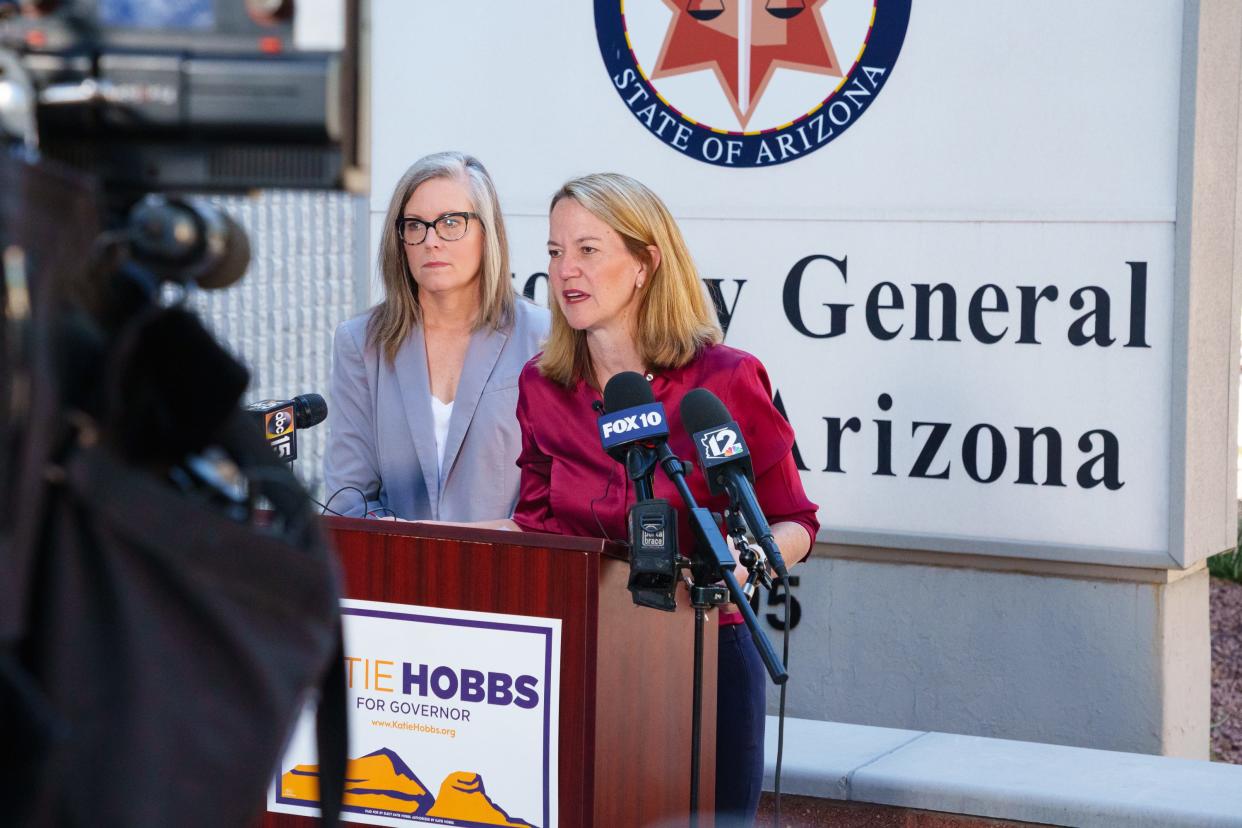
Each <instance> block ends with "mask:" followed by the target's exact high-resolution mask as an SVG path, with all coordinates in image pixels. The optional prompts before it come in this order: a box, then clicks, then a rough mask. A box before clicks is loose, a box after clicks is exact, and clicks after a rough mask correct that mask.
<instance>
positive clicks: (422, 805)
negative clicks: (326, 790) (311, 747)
mask: <svg viewBox="0 0 1242 828" xmlns="http://www.w3.org/2000/svg"><path fill="white" fill-rule="evenodd" d="M280 793H281V798H282V799H288V800H298V801H302V802H310V803H318V802H319V766H318V765H298V766H296V767H295V768H294V769H293V770H291V771H289V772H288V773H286V774H284V775H283V776H281V777H280ZM434 803H435V798H434V797H433V796H432V795H431V792H430V791H428V790H427V786H425V785H424V784H423V783H422V782H421V781H420V780H419V778H418V777H417V776H415V775H414V771H412V770H410V768H409V766H408V765H406V764H405V762H403V761H402V760H401V757H400V756H398V755H397V754H396V753H395V752H394V751H391V750H389V749H388V748H380V749H379V750H377V751H375V752H374V753H368V754H367V755H366V756H363V757H362V758H360V759H350V760H349V763H348V764H347V765H346V766H345V798H344V801H343V803H342V804H343V805H344V806H345V807H346V808H350V807H353V808H376V809H382V810H385V811H395V812H397V813H401V814H425V813H427V811H428V810H429V809H430V808H431V806H432V804H434Z"/></svg>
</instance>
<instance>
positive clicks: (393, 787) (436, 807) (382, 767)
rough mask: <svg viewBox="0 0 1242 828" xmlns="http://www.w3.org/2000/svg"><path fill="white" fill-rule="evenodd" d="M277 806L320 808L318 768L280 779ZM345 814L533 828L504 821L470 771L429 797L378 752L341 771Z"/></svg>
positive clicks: (391, 755)
mask: <svg viewBox="0 0 1242 828" xmlns="http://www.w3.org/2000/svg"><path fill="white" fill-rule="evenodd" d="M279 799H280V801H282V802H288V803H292V804H305V805H318V804H319V766H318V765H297V766H295V767H294V768H293V769H292V770H290V771H288V772H287V773H285V774H283V775H281V777H280V796H279ZM341 805H342V808H343V809H344V810H346V811H362V810H365V811H367V812H370V813H374V812H376V811H388V812H390V813H392V814H394V815H397V814H400V815H403V816H427V817H436V818H437V819H440V820H453V821H458V820H460V821H462V822H468V823H471V824H476V825H479V824H481V825H499V826H505V828H536V827H535V826H534V824H533V823H530V822H527V821H525V820H523V819H518V818H516V817H511V816H509V814H508V813H506V812H505V810H504V809H503V808H501V807H500V806H499V805H497V804H496V803H495V802H493V801H492V799H491V797H489V796H488V795H487V792H486V790H485V789H484V788H483V777H482V776H480V775H479V774H477V773H474V772H473V771H455V772H453V773H450V774H449V775H448V776H447V777H445V779H444V781H443V782H442V783H441V784H440V793H439V796H436V797H433V796H432V795H431V792H430V791H428V790H427V787H426V786H425V785H424V784H423V783H422V782H421V781H420V780H419V778H418V777H417V776H416V775H415V774H414V771H413V770H411V769H410V767H409V765H407V764H406V763H405V762H404V761H403V760H402V759H401V757H400V756H398V755H397V753H396V751H393V750H389V749H388V748H380V749H379V750H377V751H374V752H373V753H368V754H367V755H366V756H363V757H361V758H359V759H350V760H349V762H348V764H347V765H346V768H345V796H344V800H343V802H342V803H341Z"/></svg>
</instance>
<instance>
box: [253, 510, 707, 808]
mask: <svg viewBox="0 0 1242 828" xmlns="http://www.w3.org/2000/svg"><path fill="white" fill-rule="evenodd" d="M324 520H325V523H326V527H327V529H328V532H329V535H330V537H331V539H332V541H333V542H334V544H335V546H336V549H337V551H338V554H339V556H340V560H341V564H342V567H343V570H344V593H345V597H347V598H357V599H364V600H370V601H388V602H393V603H398V604H411V605H416V606H424V607H440V608H445V609H458V610H470V611H474V612H495V613H506V614H512V615H530V616H537V617H542V618H558V619H560V620H561V623H562V627H561V665H560V676H561V679H560V711H559V716H560V720H559V721H560V731H559V732H560V741H559V765H558V767H559V785H558V787H559V797H558V801H559V820H560V825H562V826H567V828H577V826H598V828H611V827H612V826H645V825H656V824H658V825H660V826H667V825H677V824H686V821H687V818H688V815H689V810H690V732H691V705H692V703H693V698H692V696H693V694H692V688H693V669H694V611H693V609H692V608H691V607H690V601H689V596H688V595H687V594H686V590H685V588H684V586H683V587H680V588H679V594H678V604H679V607H678V610H677V612H675V613H667V612H660V611H658V610H652V609H646V608H643V607H636V606H634V604H633V602H632V601H631V599H630V593H629V592H628V591H627V590H626V581H627V579H628V577H629V565H628V564H627V562H626V558H625V550H624V549H623V548H622V547H620V546H618V545H617V544H613V543H608V542H606V541H602V540H592V539H587V538H573V537H562V536H559V535H544V534H533V533H522V532H499V531H491V530H485V529H467V528H459V527H447V526H428V525H420V524H410V523H399V522H393V521H376V520H356V519H352V518H333V517H329V518H325V519H324ZM704 641H705V642H706V644H705V646H704V648H703V649H704V660H703V661H704V664H703V666H704V682H703V687H704V691H703V738H702V754H701V756H702V777H701V786H700V811H699V815H700V820H699V824H700V825H702V826H710V825H712V824H713V819H712V803H713V799H714V788H715V753H716V747H715V746H716V647H715V641H716V614H715V613H714V612H713V613H709V614H708V616H707V624H706V629H705V636H704ZM514 761H522V758H521V757H514ZM317 823H318V820H313V819H309V818H306V817H298V816H291V815H287V814H275V813H267V814H266V815H265V818H264V821H263V824H264V825H265V826H268V828H292V826H308V825H314V824H317ZM362 824H365V823H362ZM412 824H417V823H412Z"/></svg>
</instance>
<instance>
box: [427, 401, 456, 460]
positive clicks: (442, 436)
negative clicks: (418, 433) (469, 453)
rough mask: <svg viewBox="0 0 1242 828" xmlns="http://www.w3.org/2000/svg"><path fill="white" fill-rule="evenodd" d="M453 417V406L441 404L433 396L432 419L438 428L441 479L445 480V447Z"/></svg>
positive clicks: (437, 446) (437, 442)
mask: <svg viewBox="0 0 1242 828" xmlns="http://www.w3.org/2000/svg"><path fill="white" fill-rule="evenodd" d="M452 417H453V404H452V403H451V402H447V403H446V402H440V401H439V400H438V399H436V395H435V394H432V395H431V418H432V420H434V421H435V427H436V454H437V455H438V456H439V462H440V479H441V480H443V479H444V446H445V445H446V444H447V443H448V430H449V420H450V419H452Z"/></svg>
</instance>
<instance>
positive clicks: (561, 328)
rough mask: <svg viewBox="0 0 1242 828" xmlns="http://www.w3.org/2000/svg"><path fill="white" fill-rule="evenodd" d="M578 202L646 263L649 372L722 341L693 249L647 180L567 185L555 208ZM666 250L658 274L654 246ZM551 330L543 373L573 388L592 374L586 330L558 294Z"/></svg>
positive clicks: (642, 350) (617, 178) (644, 338)
mask: <svg viewBox="0 0 1242 828" xmlns="http://www.w3.org/2000/svg"><path fill="white" fill-rule="evenodd" d="M566 198H568V199H573V200H574V201H575V202H577V203H578V204H579V205H580V206H582V207H583V208H584V209H586V210H587V211H588V212H589V213H591V215H593V216H595V217H596V218H598V219H599V220H600V221H602V222H604V223H605V224H607V225H608V226H609V227H611V228H612V229H613V230H615V231H616V232H617V234H618V235H620V236H621V239H622V241H624V242H625V246H626V249H628V250H629V251H630V254H631V255H633V256H634V257H635V258H637V259H638V260H639V261H640V262H642V263H644V264H645V265H646V266H647V272H648V276H647V280H646V283H645V284H644V285H643V287H642V288H641V289H640V292H639V297H638V333H637V342H636V343H635V344H636V345H637V347H638V354H639V356H640V357H641V358H642V360H643V363H644V364H645V365H646V366H647V367H649V368H680V367H682V366H683V365H685V364H686V363H688V362H689V361H690V360H692V359H694V357H695V356H696V355H697V354H698V353H699V352H700V351H701V350H702V349H703V348H704V347H706V346H707V345H713V344H716V343H718V342H720V341H721V340H722V339H723V336H722V334H721V332H720V323H719V321H718V320H717V318H716V314H715V313H714V312H713V310H712V305H711V302H710V301H709V300H708V298H707V292H706V290H705V289H704V287H703V283H702V282H700V281H699V273H698V270H697V269H696V268H695V266H694V260H693V259H692V258H691V257H690V251H689V250H688V249H687V247H686V242H685V239H683V238H682V235H681V230H680V229H679V228H678V227H677V222H676V220H674V218H673V216H672V214H671V213H670V212H669V211H668V208H667V207H665V206H664V202H662V201H661V200H660V197H659V196H657V195H656V194H655V193H653V192H652V191H651V190H649V189H648V188H647V187H646V186H645V185H643V184H642V183H640V182H638V181H635V180H634V179H633V178H630V177H629V176H625V175H620V174H618V173H595V174H594V175H587V176H583V177H582V178H575V179H573V180H572V181H567V182H566V183H565V185H564V186H563V187H561V188H560V189H559V190H557V192H556V195H554V196H552V204H551V207H549V211H551V209H553V208H555V207H556V205H557V203H558V202H559V201H561V199H566ZM652 245H654V246H655V247H656V248H657V249H658V250H659V251H660V263H659V265H658V266H657V267H655V268H654V270H653V269H652V267H651V255H650V253H649V251H648V250H647V247H648V246H652ZM549 299H550V301H549V302H548V306H549V309H550V310H551V311H552V328H551V331H550V332H549V334H548V341H547V343H546V344H545V345H544V349H543V354H542V356H540V358H539V372H540V373H541V374H543V375H544V376H545V377H547V378H548V379H550V380H552V381H554V382H559V383H560V384H562V385H565V386H569V385H572V384H573V383H575V382H577V381H578V380H581V379H586V378H588V377H590V375H591V360H590V354H588V352H587V345H586V333H585V332H584V331H576V330H574V329H573V328H571V327H570V326H569V322H568V321H566V319H565V315H564V314H563V313H562V312H561V309H560V306H559V305H558V304H557V302H556V300H555V297H549Z"/></svg>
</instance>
